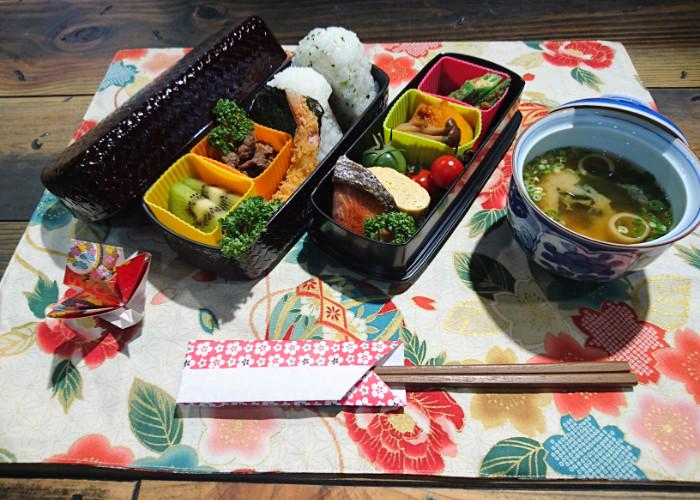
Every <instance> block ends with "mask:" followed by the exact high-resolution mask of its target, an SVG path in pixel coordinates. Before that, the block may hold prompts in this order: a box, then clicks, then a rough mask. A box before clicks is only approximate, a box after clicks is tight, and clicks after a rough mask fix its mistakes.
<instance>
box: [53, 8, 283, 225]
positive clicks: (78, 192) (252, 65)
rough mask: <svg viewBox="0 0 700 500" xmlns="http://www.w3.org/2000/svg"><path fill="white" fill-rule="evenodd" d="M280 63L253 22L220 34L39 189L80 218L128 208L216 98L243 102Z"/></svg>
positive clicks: (273, 44)
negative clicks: (46, 191) (49, 192)
mask: <svg viewBox="0 0 700 500" xmlns="http://www.w3.org/2000/svg"><path fill="white" fill-rule="evenodd" d="M286 59H287V53H286V52H285V50H284V49H283V48H282V46H281V45H280V44H279V42H278V41H277V40H276V39H275V37H274V35H273V34H272V32H271V31H270V30H269V29H268V27H267V26H266V25H265V23H264V22H263V21H262V19H260V18H259V17H251V18H248V19H246V20H245V21H243V23H241V24H240V25H238V26H237V27H235V28H233V29H231V28H230V27H226V28H224V29H223V30H222V31H220V32H219V33H217V34H215V35H213V36H212V37H210V38H209V39H208V40H206V41H205V42H203V43H202V44H200V45H198V46H197V47H195V48H194V49H193V50H192V51H191V52H190V53H189V54H187V55H186V56H185V57H183V58H182V59H181V60H180V61H178V62H177V63H175V64H174V65H173V66H172V67H171V68H170V69H168V70H166V71H165V72H164V73H163V74H162V75H160V76H159V77H158V78H157V79H156V80H154V81H153V82H152V83H150V84H149V85H148V86H146V87H145V88H144V89H142V90H141V91H140V92H138V93H137V94H136V95H134V96H133V97H132V98H131V99H129V100H128V101H127V102H126V103H125V104H124V105H122V106H120V107H119V108H117V109H116V110H115V111H113V112H112V113H111V114H110V115H109V116H107V117H106V118H105V119H104V120H102V121H101V122H100V123H98V124H97V126H96V127H95V128H93V129H92V130H91V131H90V132H88V133H87V134H86V135H84V136H83V137H82V138H81V139H79V140H78V141H77V142H75V143H74V144H72V145H71V146H69V147H68V148H66V149H65V150H64V151H63V152H62V153H61V154H60V155H58V157H57V158H55V159H54V160H53V161H52V162H51V163H49V164H48V165H46V166H45V167H44V169H43V171H42V173H41V180H42V182H43V183H44V185H45V186H46V188H47V189H48V190H49V191H51V192H52V193H53V194H54V195H56V196H57V197H58V198H59V199H60V200H61V201H62V202H63V204H64V205H65V206H66V207H67V208H68V209H69V210H70V211H71V212H72V213H73V215H74V216H76V217H78V218H80V219H86V220H89V221H93V222H94V221H100V220H104V219H107V218H109V217H111V216H113V215H115V214H117V213H119V212H121V211H123V210H125V209H127V208H128V207H130V206H132V205H134V204H135V203H137V202H138V201H139V200H141V196H142V195H143V193H144V192H145V191H146V189H148V188H149V187H150V186H151V185H152V184H153V183H154V182H155V181H156V179H158V177H160V175H161V174H162V173H163V172H164V171H165V170H166V169H167V168H168V167H169V166H170V165H171V164H172V163H173V162H174V161H175V160H176V159H177V158H178V157H179V156H180V155H181V153H182V151H183V149H184V148H185V147H186V146H187V144H188V142H189V141H191V140H192V139H193V138H194V137H195V136H196V135H197V133H198V132H200V131H201V130H202V129H203V128H205V127H206V126H207V125H208V124H209V122H210V121H211V108H212V107H213V106H214V103H215V102H216V101H217V100H218V99H219V98H226V99H231V100H234V101H241V100H244V99H245V98H246V97H247V96H248V95H250V94H251V93H252V92H254V91H255V89H256V88H257V87H258V86H259V85H261V84H262V83H263V82H264V81H265V80H267V78H268V77H269V76H270V75H272V73H274V72H275V70H276V69H277V68H279V67H280V66H281V65H282V64H283V63H284V62H285V60H286Z"/></svg>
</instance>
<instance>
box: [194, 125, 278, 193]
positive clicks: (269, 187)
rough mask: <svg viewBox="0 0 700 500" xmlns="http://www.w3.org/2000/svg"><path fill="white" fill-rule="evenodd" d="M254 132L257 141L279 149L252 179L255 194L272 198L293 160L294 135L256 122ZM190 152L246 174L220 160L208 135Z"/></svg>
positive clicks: (276, 149)
mask: <svg viewBox="0 0 700 500" xmlns="http://www.w3.org/2000/svg"><path fill="white" fill-rule="evenodd" d="M253 134H254V135H255V140H256V141H262V142H266V143H267V144H269V145H270V146H272V147H273V149H274V150H275V151H277V156H275V158H274V159H273V160H272V162H271V163H270V164H269V165H268V166H267V168H266V169H265V170H263V172H262V173H261V174H260V175H258V176H257V177H255V178H253V179H252V180H253V189H254V191H255V194H258V195H260V196H262V197H263V198H265V199H266V200H270V199H271V198H272V195H273V194H275V192H277V188H278V186H279V184H280V182H282V179H284V176H285V174H286V173H287V169H288V168H289V163H290V162H291V160H292V140H291V139H292V137H291V136H290V135H289V134H287V133H286V132H281V131H279V130H275V129H271V128H268V127H264V126H263V125H259V124H257V123H255V128H254V130H253ZM190 153H194V154H196V155H199V156H201V157H203V158H205V159H206V160H207V161H209V162H211V163H214V164H216V165H218V166H220V167H223V168H226V169H229V170H233V171H235V172H237V173H239V174H241V175H245V174H243V173H242V172H240V171H239V170H238V169H236V168H234V167H231V166H229V165H226V164H225V163H223V162H222V161H220V159H219V158H220V156H219V153H217V152H216V151H215V150H214V148H213V147H211V145H210V144H209V139H208V137H207V136H205V137H204V138H203V139H202V140H201V141H199V142H198V143H197V144H196V145H195V146H194V147H193V148H192V149H191V150H190Z"/></svg>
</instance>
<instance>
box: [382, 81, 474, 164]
mask: <svg viewBox="0 0 700 500" xmlns="http://www.w3.org/2000/svg"><path fill="white" fill-rule="evenodd" d="M422 103H432V104H437V103H445V104H447V105H448V106H450V107H451V108H454V109H455V110H456V111H457V112H458V113H459V114H460V115H462V116H463V117H464V119H465V120H466V121H467V123H469V125H471V127H472V129H473V130H474V137H473V138H472V140H471V141H469V142H467V143H465V144H462V145H461V146H459V147H458V148H457V151H456V154H458V155H462V154H464V153H465V152H467V151H469V150H471V149H472V148H473V147H474V145H475V144H476V143H477V141H478V139H479V135H481V111H479V110H478V109H476V108H471V107H466V106H460V105H458V104H455V103H452V102H450V101H447V100H445V99H440V98H439V97H433V96H431V95H428V94H425V93H423V92H421V91H419V90H416V89H411V90H408V91H406V92H405V93H404V94H403V95H402V96H401V97H400V98H399V100H398V101H396V103H395V104H394V105H393V106H392V107H391V109H390V110H389V113H388V114H387V116H386V118H385V119H384V124H383V126H384V142H387V143H388V142H389V141H391V143H392V144H393V145H394V146H396V147H397V148H399V149H402V150H403V151H404V155H405V156H406V160H407V161H408V162H409V163H413V164H419V165H426V164H430V163H432V162H433V160H435V158H437V157H438V156H441V155H449V154H455V149H454V148H451V147H449V146H447V145H446V144H443V143H441V142H440V141H434V140H432V139H428V138H425V137H420V136H417V135H414V134H411V133H409V132H401V131H399V130H394V128H395V127H396V126H398V125H399V124H401V123H405V122H407V121H409V120H410V119H411V116H413V112H414V111H415V110H416V108H417V107H418V105H419V104H422Z"/></svg>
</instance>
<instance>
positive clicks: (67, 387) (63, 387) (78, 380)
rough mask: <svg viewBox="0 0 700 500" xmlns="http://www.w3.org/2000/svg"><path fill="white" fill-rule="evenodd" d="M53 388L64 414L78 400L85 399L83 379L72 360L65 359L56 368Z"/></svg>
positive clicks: (52, 377)
mask: <svg viewBox="0 0 700 500" xmlns="http://www.w3.org/2000/svg"><path fill="white" fill-rule="evenodd" d="M51 388H52V391H53V397H55V398H58V402H59V403H61V406H62V407H63V412H64V413H68V410H69V409H70V407H71V405H72V404H73V402H74V401H75V400H76V399H83V377H82V375H80V372H79V371H78V369H77V368H76V367H75V365H74V364H73V362H72V361H71V360H70V359H64V360H63V361H61V362H60V363H58V364H57V365H56V368H54V370H53V373H52V374H51Z"/></svg>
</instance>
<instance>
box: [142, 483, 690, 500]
mask: <svg viewBox="0 0 700 500" xmlns="http://www.w3.org/2000/svg"><path fill="white" fill-rule="evenodd" d="M643 497H644V498H647V499H666V498H674V499H690V498H698V496H697V494H693V493H678V492H674V493H665V492H654V491H645V492H644V494H643ZM162 498H168V499H171V500H180V499H182V500H184V499H188V500H195V499H198V498H201V499H205V498H255V499H256V500H258V499H259V500H263V499H275V500H285V499H290V500H296V499H299V498H308V499H311V498H323V499H325V500H355V499H360V498H362V499H377V500H403V499H416V500H418V499H421V500H424V499H435V500H437V499H444V500H457V499H460V500H480V499H493V500H521V499H526V498H527V499H530V498H542V499H546V500H566V499H572V498H579V499H587V498H590V499H598V498H630V499H636V498H640V492H639V491H625V490H615V491H609V490H608V491H605V490H600V489H593V488H591V489H584V490H580V489H555V490H551V489H539V488H533V489H527V490H512V489H500V488H499V489H493V488H489V489H486V488H469V489H456V488H425V487H398V486H390V487H369V486H327V485H309V484H256V483H238V482H236V483H230V482H227V483H224V482H189V481H188V482H182V481H142V482H141V486H140V489H139V495H138V500H160V499H162Z"/></svg>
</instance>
